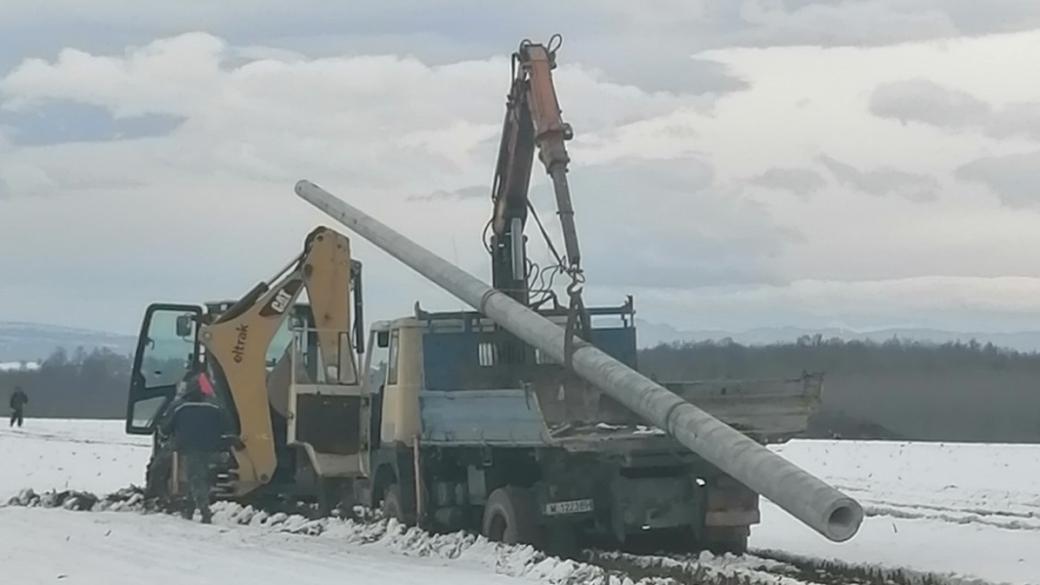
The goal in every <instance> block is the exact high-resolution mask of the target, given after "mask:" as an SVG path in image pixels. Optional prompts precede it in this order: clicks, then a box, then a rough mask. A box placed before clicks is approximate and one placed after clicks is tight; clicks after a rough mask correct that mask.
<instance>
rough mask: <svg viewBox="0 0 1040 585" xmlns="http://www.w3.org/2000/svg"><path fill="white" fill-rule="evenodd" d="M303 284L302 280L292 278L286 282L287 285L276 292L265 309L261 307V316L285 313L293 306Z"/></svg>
mask: <svg viewBox="0 0 1040 585" xmlns="http://www.w3.org/2000/svg"><path fill="white" fill-rule="evenodd" d="M302 286H303V281H302V280H290V281H289V282H287V283H285V286H283V287H282V288H281V289H279V290H278V292H276V293H274V298H272V299H271V300H270V301H268V302H267V305H265V306H264V308H263V309H260V316H262V317H270V316H272V315H284V314H285V312H286V311H288V310H289V307H291V306H292V303H293V299H295V298H296V293H297V292H299V290H300V287H302Z"/></svg>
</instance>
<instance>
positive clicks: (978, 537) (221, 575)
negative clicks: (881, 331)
mask: <svg viewBox="0 0 1040 585" xmlns="http://www.w3.org/2000/svg"><path fill="white" fill-rule="evenodd" d="M777 449H778V450H779V451H780V452H781V453H782V454H783V455H784V456H786V457H788V458H790V459H791V460H793V461H794V462H795V463H798V464H799V465H802V466H803V467H805V468H806V469H808V470H809V471H811V472H813V473H816V474H818V475H820V476H821V477H823V478H824V479H826V480H828V481H830V482H832V483H834V484H835V485H836V486H838V487H839V488H841V489H844V490H846V491H847V492H848V493H849V494H850V495H852V496H854V497H856V498H858V499H859V501H860V502H861V503H862V504H863V505H864V507H865V509H866V511H867V515H868V517H867V519H866V520H865V522H864V525H863V528H862V529H861V531H860V533H859V535H857V536H856V537H855V538H854V539H853V540H852V541H850V542H848V543H844V544H832V543H829V542H827V541H825V540H824V539H823V538H822V537H820V536H818V535H816V534H815V533H814V532H812V531H811V530H809V529H807V528H805V527H803V526H802V525H801V524H799V523H798V522H797V521H795V520H793V519H791V518H790V517H788V516H787V515H786V513H784V512H783V511H781V510H779V509H777V508H776V507H774V506H772V505H770V504H768V503H765V504H764V509H763V524H762V525H761V526H758V527H756V528H755V529H754V531H753V533H752V539H751V547H752V549H754V551H755V553H756V555H757V556H748V557H746V558H739V559H738V558H710V557H709V556H707V555H705V556H704V557H702V558H701V559H694V561H695V562H696V563H697V564H698V565H703V567H704V568H705V569H706V570H708V572H709V574H717V573H721V574H732V575H736V576H740V577H744V578H746V579H747V582H752V583H785V584H787V585H795V584H798V583H806V582H816V581H814V580H807V579H806V578H805V576H804V575H800V576H798V577H797V578H796V577H795V576H792V575H790V574H787V573H785V571H787V570H788V569H789V566H788V569H785V568H784V566H781V564H780V563H776V562H775V561H774V560H769V559H770V558H771V559H783V560H789V561H791V562H793V563H795V564H799V563H802V562H804V561H805V560H808V561H811V562H819V560H820V559H833V560H835V561H837V562H838V564H840V565H869V566H875V567H882V568H889V569H898V568H903V569H911V570H914V571H921V572H928V573H938V574H942V575H948V577H947V578H945V579H944V581H945V582H948V583H969V582H973V581H974V580H982V581H986V582H992V583H1015V584H1040V445H965V444H924V443H895V442H830V441H796V442H792V443H789V444H787V445H784V446H781V447H778V448H777ZM148 455H149V440H148V438H147V437H143V438H142V437H130V436H127V435H124V434H123V432H122V422H121V421H56V420H27V421H26V427H25V428H23V429H20V430H9V429H7V428H6V427H4V428H2V429H0V461H2V462H3V471H2V472H0V501H4V502H6V501H7V499H8V497H10V496H12V495H14V494H16V493H18V492H19V491H20V490H21V489H23V488H26V487H31V488H33V489H35V490H36V491H37V492H42V491H46V490H48V489H54V488H56V489H64V488H67V487H68V488H74V489H78V490H87V491H92V492H95V493H106V492H112V491H115V490H117V489H119V488H122V487H125V486H127V485H128V484H130V483H140V479H141V477H142V473H143V469H144V465H145V462H146V461H147V459H148ZM274 520H275V519H273V518H260V517H257V516H253V515H252V514H251V513H250V512H249V511H248V510H242V509H241V508H238V507H235V506H227V507H225V508H224V509H223V510H222V512H221V514H218V522H217V524H216V525H214V526H202V525H199V524H189V523H187V522H184V521H182V520H179V519H176V518H172V517H167V516H159V515H148V516H145V515H141V514H138V513H132V512H95V513H83V512H70V511H65V510H55V509H42V508H21V507H15V506H6V507H2V508H0V574H2V575H3V579H2V580H3V582H11V583H27V584H32V583H53V582H56V581H58V580H60V581H61V582H62V583H79V584H85V585H100V584H109V583H112V584H121V583H128V584H129V583H135V584H137V583H141V582H142V581H145V582H149V583H155V584H160V585H161V584H167V583H169V584H178V583H188V582H191V583H198V584H206V583H221V584H222V585H227V584H228V583H238V582H243V583H246V582H252V583H257V584H258V585H264V584H267V583H284V582H285V581H287V580H292V581H293V582H294V583H299V584H308V583H323V584H327V583H331V582H338V581H343V580H344V579H349V580H350V582H351V583H356V584H361V585H364V584H367V583H376V582H379V583H380V585H386V584H391V583H413V582H416V583H418V582H420V581H421V582H436V583H439V582H446V583H447V582H450V583H453V584H460V585H467V584H468V583H470V582H473V583H478V582H479V583H504V582H507V581H512V582H521V581H522V582H527V583H530V582H533V581H542V582H557V583H568V584H573V583H580V582H594V581H596V580H597V579H600V580H602V579H604V573H603V571H602V570H601V569H599V568H598V567H582V566H580V565H579V564H578V563H572V562H559V561H553V560H550V559H543V560H539V559H537V558H535V557H534V556H533V552H532V551H530V550H512V549H504V548H503V547H496V546H495V545H491V544H489V543H486V542H482V541H481V539H473V538H472V537H461V536H458V535H449V536H447V537H437V538H430V537H427V536H425V535H421V534H418V531H410V532H407V533H405V532H404V531H402V530H401V529H400V528H399V527H393V526H391V527H386V526H385V525H383V526H381V527H377V528H371V527H363V526H356V525H353V524H351V523H345V522H340V521H319V523H317V524H316V523H304V522H302V521H297V522H296V523H295V524H294V523H293V522H292V521H291V520H290V521H282V519H278V520H279V522H277V523H276V522H275V521H274ZM241 524H248V525H241ZM373 530H376V531H377V533H373V532H372V531H373ZM307 534H311V535H312V536H308V535H307ZM315 534H320V536H319V537H315V536H313V535H315ZM417 550H421V551H424V552H423V553H422V554H418V553H416V551H417ZM683 562H684V563H686V564H689V563H690V562H689V561H683ZM778 567H779V568H778ZM954 574H956V575H957V576H956V577H954V576H953V575H954ZM186 575H191V577H190V578H188V577H186ZM9 579H10V581H9ZM614 581H616V582H617V583H618V585H621V583H623V581H624V580H623V579H621V580H618V579H617V578H615V579H609V578H607V579H606V582H614ZM818 582H821V583H822V582H833V581H826V580H824V579H820V580H819V581H818ZM848 582H852V581H851V580H850V581H848Z"/></svg>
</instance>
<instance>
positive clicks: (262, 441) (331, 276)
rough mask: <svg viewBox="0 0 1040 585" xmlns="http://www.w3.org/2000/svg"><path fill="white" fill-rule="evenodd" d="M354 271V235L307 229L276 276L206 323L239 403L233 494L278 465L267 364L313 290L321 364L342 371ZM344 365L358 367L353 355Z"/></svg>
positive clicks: (218, 368) (207, 340) (211, 347)
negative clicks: (270, 352) (298, 250)
mask: <svg viewBox="0 0 1040 585" xmlns="http://www.w3.org/2000/svg"><path fill="white" fill-rule="evenodd" d="M350 270H351V258H350V240H349V239H348V238H347V237H346V236H344V235H342V234H340V233H338V232H336V231H333V230H331V229H328V228H325V227H319V228H317V229H315V230H314V231H313V232H311V233H310V234H309V235H308V236H307V239H306V241H305V244H304V249H303V252H302V253H301V254H300V255H299V256H297V257H296V258H294V259H293V260H292V261H291V262H290V263H289V264H288V265H287V266H285V268H283V269H282V270H281V271H280V272H279V273H278V274H276V275H275V277H274V278H272V279H271V280H270V281H269V282H263V283H260V284H258V285H257V286H256V287H254V288H253V290H251V291H250V292H249V293H247V294H246V295H245V296H244V297H242V299H240V300H239V301H238V302H236V303H235V304H234V305H232V306H231V307H230V308H228V309H227V310H226V311H224V312H223V313H221V314H220V315H219V316H218V317H217V319H216V320H215V321H214V322H213V323H212V324H209V325H203V326H202V328H201V330H200V334H199V339H200V340H201V343H202V345H203V346H204V347H205V350H206V353H207V361H208V363H210V364H211V365H213V369H214V370H215V373H216V374H217V379H218V383H223V384H226V388H227V389H228V391H229V393H230V396H231V399H232V400H233V402H234V404H233V405H228V407H230V408H232V409H233V410H234V412H235V413H236V414H237V418H238V423H239V425H238V427H239V437H238V438H239V442H238V445H236V446H235V447H234V455H235V458H236V460H237V463H238V481H237V482H235V484H234V485H235V493H234V495H236V496H241V495H245V494H247V493H249V492H252V491H253V490H255V489H257V488H258V487H261V486H263V485H265V484H267V483H268V482H269V481H270V480H271V478H272V477H273V475H274V471H275V468H276V467H277V456H276V453H275V437H274V431H273V428H272V423H271V406H270V398H269V391H268V388H267V383H268V382H267V369H266V359H267V351H268V347H269V346H270V345H271V341H272V339H273V338H274V336H275V334H276V333H277V332H278V330H279V328H280V327H281V326H282V323H283V322H284V321H285V319H286V318H287V317H288V316H289V314H290V313H291V312H292V308H293V306H294V305H295V303H296V300H297V298H298V297H299V296H300V293H301V292H303V290H304V289H306V290H307V296H308V298H309V300H310V305H311V311H312V312H313V315H314V322H315V327H316V328H317V330H318V342H319V347H320V351H321V357H322V363H323V364H324V366H325V368H326V370H329V369H331V368H335V369H336V370H338V368H339V367H340V366H341V364H340V363H339V362H340V355H341V352H340V351H339V349H340V345H341V340H340V338H339V335H338V334H337V333H336V332H341V331H347V330H349V328H350V282H351V274H350ZM342 365H343V366H345V367H351V368H352V367H354V364H353V361H352V360H350V359H348V360H346V363H345V364H342Z"/></svg>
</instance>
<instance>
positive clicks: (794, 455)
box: [751, 441, 1040, 584]
mask: <svg viewBox="0 0 1040 585" xmlns="http://www.w3.org/2000/svg"><path fill="white" fill-rule="evenodd" d="M776 450H777V451H779V452H780V453H781V454H782V455H784V456H785V457H787V458H788V459H790V460H791V461H793V462H794V463H797V464H798V465H801V466H802V467H804V468H805V469H806V470H808V471H810V472H812V473H815V474H817V475H819V476H820V477H821V478H823V479H825V480H827V481H829V482H831V483H832V484H833V485H834V486H835V487H837V488H839V489H841V490H844V491H845V492H846V493H848V494H849V495H850V496H853V497H855V498H856V499H858V500H859V502H860V503H861V504H862V505H863V507H864V510H865V511H866V513H867V518H866V519H865V520H864V522H863V526H862V527H861V528H860V531H859V534H857V535H856V536H855V537H854V538H853V539H852V540H851V541H849V542H846V543H842V544H834V543H831V542H828V541H826V540H824V539H822V538H820V537H819V536H817V535H816V533H814V532H813V531H811V530H809V529H808V528H805V527H804V526H803V525H801V524H800V523H798V522H797V521H795V520H793V519H791V518H790V517H789V516H788V515H787V514H786V513H785V512H784V511H783V510H780V509H779V508H777V507H776V506H774V505H772V504H768V503H765V505H764V506H763V511H762V512H763V513H762V525H761V526H758V527H755V528H754V529H753V530H752V537H751V547H752V548H754V549H775V550H780V551H785V552H788V553H794V554H797V555H804V556H809V557H823V558H834V559H840V560H842V561H844V562H855V563H871V564H881V565H885V566H903V567H912V568H915V569H918V570H924V571H933V572H939V573H948V572H954V573H958V574H961V575H970V576H975V577H981V578H985V579H987V580H990V581H996V582H1009V583H1031V584H1036V583H1040V445H983V444H962V443H956V444H954V443H908V442H886V441H878V442H857V441H840V442H839V441H792V442H791V443H788V444H786V445H782V446H779V447H777V449H776Z"/></svg>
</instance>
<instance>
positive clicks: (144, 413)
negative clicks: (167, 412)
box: [130, 396, 166, 428]
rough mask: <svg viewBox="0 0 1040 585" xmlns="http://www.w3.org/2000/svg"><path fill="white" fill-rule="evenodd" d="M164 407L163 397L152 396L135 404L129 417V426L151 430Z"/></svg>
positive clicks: (164, 398)
mask: <svg viewBox="0 0 1040 585" xmlns="http://www.w3.org/2000/svg"><path fill="white" fill-rule="evenodd" d="M164 406H166V397H165V396H153V397H151V398H146V399H144V400H141V401H139V402H135V403H134V405H133V410H132V412H131V415H130V417H131V419H130V421H131V424H133V426H134V427H138V428H151V427H152V425H153V424H155V419H156V417H158V416H159V412H160V411H161V410H162V408H163V407H164Z"/></svg>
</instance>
